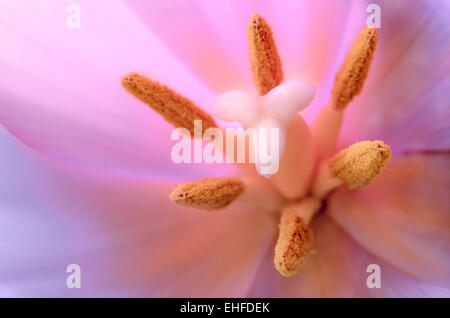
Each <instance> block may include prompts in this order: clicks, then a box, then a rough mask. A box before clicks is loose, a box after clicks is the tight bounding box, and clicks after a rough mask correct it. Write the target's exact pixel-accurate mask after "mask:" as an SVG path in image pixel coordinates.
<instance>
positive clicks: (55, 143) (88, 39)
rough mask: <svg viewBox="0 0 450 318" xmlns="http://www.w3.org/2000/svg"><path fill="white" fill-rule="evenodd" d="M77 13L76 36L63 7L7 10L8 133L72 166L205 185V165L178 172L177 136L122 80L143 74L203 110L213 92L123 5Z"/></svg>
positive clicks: (4, 99) (2, 57) (7, 4)
mask: <svg viewBox="0 0 450 318" xmlns="http://www.w3.org/2000/svg"><path fill="white" fill-rule="evenodd" d="M77 3H78V4H79V6H80V10H81V11H80V14H81V15H80V21H81V28H80V29H69V28H68V27H67V26H66V23H65V22H66V18H67V17H68V16H69V14H68V13H66V7H67V3H65V2H63V1H52V0H43V1H34V2H27V3H26V4H25V3H23V2H18V1H12V0H7V1H2V2H1V4H0V25H1V26H2V27H1V28H0V37H1V38H2V39H3V41H2V44H0V45H1V50H0V67H1V69H2V72H1V74H0V103H1V104H2V107H1V109H0V123H1V124H3V125H4V126H5V127H6V128H7V129H8V130H9V131H10V132H11V133H13V134H14V135H15V136H16V137H18V138H19V139H21V140H22V141H24V142H25V143H26V144H27V145H29V146H31V147H32V148H34V149H36V150H38V151H39V152H42V153H45V154H46V155H49V156H51V157H53V158H56V159H59V160H62V161H65V162H68V163H71V164H75V165H80V166H83V167H88V168H92V169H95V170H100V171H103V172H107V173H111V174H115V175H120V176H132V177H139V178H149V177H151V178H153V179H158V178H163V179H167V178H168V177H170V176H176V175H177V174H179V173H181V172H183V173H187V175H190V176H191V177H193V176H197V177H198V176H200V174H201V173H200V172H199V171H198V170H197V171H196V169H195V168H197V167H199V168H201V169H203V168H202V167H201V165H198V166H197V167H195V168H194V167H192V168H194V169H189V171H186V169H185V167H182V166H180V165H178V166H177V165H175V164H173V163H172V161H171V160H170V149H171V147H172V146H173V144H174V143H172V142H171V141H170V133H171V131H172V128H173V127H171V126H170V125H169V124H167V123H166V122H165V121H164V120H163V119H162V118H161V117H160V116H159V115H157V114H156V113H154V112H153V111H152V110H151V109H149V108H148V107H147V106H146V105H144V104H142V103H140V102H139V101H138V100H136V99H135V98H133V97H132V96H131V95H129V94H127V93H126V92H125V89H123V87H122V86H121V85H120V78H121V77H122V76H123V75H124V74H128V73H130V72H132V71H136V72H140V73H143V74H145V75H147V76H148V77H149V78H152V79H155V80H158V81H161V82H162V83H165V84H167V85H168V86H170V87H171V88H173V89H175V90H176V91H178V92H179V93H181V94H183V95H185V96H186V97H188V98H190V99H192V100H193V101H194V102H195V103H196V104H198V105H199V106H203V107H204V106H209V105H210V103H211V102H212V101H213V99H214V95H213V94H212V92H211V91H210V90H209V89H208V88H206V87H205V86H204V85H203V84H202V83H201V82H200V81H199V80H198V79H197V78H196V77H195V76H193V75H192V74H191V73H190V72H189V71H187V70H186V68H185V67H184V66H183V64H182V63H180V61H178V60H177V59H176V57H174V55H173V54H171V53H170V52H169V51H168V49H167V48H166V47H165V46H164V45H163V44H162V43H161V42H160V41H159V40H158V39H157V38H156V37H155V36H154V35H153V34H152V33H150V32H149V31H148V30H147V29H146V27H145V26H144V25H143V24H142V23H141V22H140V21H139V20H138V19H136V17H135V16H134V14H133V13H131V12H130V10H129V9H128V8H127V7H126V6H125V5H124V4H123V3H121V2H120V1H118V0H112V1H109V2H108V5H107V6H105V4H104V3H103V2H102V1H87V0H80V1H77ZM204 169H207V168H204ZM199 170H200V169H199Z"/></svg>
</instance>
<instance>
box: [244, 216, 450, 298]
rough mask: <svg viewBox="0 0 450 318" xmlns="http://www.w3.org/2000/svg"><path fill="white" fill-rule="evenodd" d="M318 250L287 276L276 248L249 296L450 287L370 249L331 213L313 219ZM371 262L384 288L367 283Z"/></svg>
mask: <svg viewBox="0 0 450 318" xmlns="http://www.w3.org/2000/svg"><path fill="white" fill-rule="evenodd" d="M313 230H314V234H315V249H316V254H315V255H312V256H311V257H310V258H309V259H308V260H307V263H306V264H305V266H304V267H303V268H302V269H301V271H300V273H299V274H297V275H296V276H293V277H290V278H284V277H282V276H281V275H280V274H278V272H277V271H276V270H275V268H274V265H273V261H272V259H273V251H268V256H267V260H266V261H265V262H264V263H263V265H262V266H261V268H260V270H259V272H258V275H257V276H256V277H255V280H254V284H253V286H252V289H251V290H250V292H249V294H248V295H247V296H248V297H445V296H448V295H449V294H450V289H448V288H447V289H446V288H442V287H439V286H435V285H431V284H426V283H424V282H421V281H419V280H417V279H414V278H412V277H411V276H409V275H406V274H405V273H403V272H401V271H399V270H397V269H395V268H394V267H392V266H391V265H389V264H388V263H386V262H384V261H382V260H381V259H379V258H376V257H374V256H373V255H371V254H370V253H368V252H367V251H366V250H364V248H362V247H361V246H360V245H358V244H357V243H356V242H355V241H354V240H353V239H352V238H351V237H350V236H348V235H347V234H346V233H345V232H344V231H343V230H342V229H340V228H339V227H338V226H337V225H335V224H334V223H333V222H332V221H331V220H330V218H329V217H327V216H325V215H320V216H318V217H317V218H316V219H315V220H314V221H313ZM370 264H377V265H379V266H380V269H381V275H380V278H381V288H380V289H378V288H373V289H370V288H368V287H367V283H366V282H367V278H368V277H369V275H371V274H372V272H369V273H367V267H368V265H370Z"/></svg>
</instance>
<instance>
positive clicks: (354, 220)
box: [327, 154, 450, 287]
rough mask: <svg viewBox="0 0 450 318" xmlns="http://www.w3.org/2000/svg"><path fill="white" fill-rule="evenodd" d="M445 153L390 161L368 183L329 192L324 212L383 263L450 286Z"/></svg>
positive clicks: (449, 205)
mask: <svg viewBox="0 0 450 318" xmlns="http://www.w3.org/2000/svg"><path fill="white" fill-rule="evenodd" d="M449 162H450V155H449V154H434V155H431V154H429V155H417V154H416V155H413V154H411V155H408V156H404V157H401V158H397V159H396V160H393V161H392V162H391V163H390V164H389V165H388V166H387V168H386V170H385V171H384V172H383V173H382V174H381V176H380V177H379V178H378V179H377V180H376V181H375V183H373V184H372V185H370V186H368V187H365V188H361V189H359V190H354V191H349V190H346V189H344V188H341V189H339V190H338V191H337V192H336V193H334V194H332V196H331V198H330V200H329V208H328V211H327V213H328V215H329V216H330V217H331V218H332V219H333V220H334V221H335V222H336V223H337V224H339V225H340V226H342V228H343V229H344V230H345V231H347V232H348V233H349V235H350V236H351V237H353V238H354V239H355V240H357V241H358V242H359V243H360V244H361V245H362V246H363V247H365V248H367V249H368V250H369V251H370V252H371V253H373V254H374V255H376V256H377V257H379V258H381V259H383V260H384V261H385V262H387V263H389V264H391V265H393V266H395V267H396V268H399V269H400V270H402V271H404V272H406V273H409V274H411V275H412V276H414V277H416V278H418V279H422V280H425V281H429V282H431V283H436V284H441V285H445V286H446V287H450V245H449V242H450V213H449V211H450V198H449V196H448V189H449V188H450V173H449V170H448V164H449Z"/></svg>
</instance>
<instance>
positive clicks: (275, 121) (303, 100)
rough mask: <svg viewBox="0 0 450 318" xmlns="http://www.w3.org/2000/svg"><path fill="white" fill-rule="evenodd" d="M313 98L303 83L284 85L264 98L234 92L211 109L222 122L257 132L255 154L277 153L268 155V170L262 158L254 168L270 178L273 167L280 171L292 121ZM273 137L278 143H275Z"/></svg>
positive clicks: (219, 97) (312, 88)
mask: <svg viewBox="0 0 450 318" xmlns="http://www.w3.org/2000/svg"><path fill="white" fill-rule="evenodd" d="M314 94H315V90H314V86H312V85H311V84H307V83H302V82H300V81H290V82H286V83H283V84H281V85H279V86H277V87H275V88H274V89H272V90H271V91H270V92H269V93H267V94H266V95H264V96H257V95H256V94H249V93H247V92H245V91H240V90H233V91H229V92H226V93H224V94H221V95H220V96H218V97H217V99H216V100H215V101H214V103H213V105H212V112H213V115H214V116H216V117H217V118H219V119H221V120H224V121H236V122H239V123H240V124H241V125H242V128H244V129H248V128H255V129H256V132H257V135H258V136H257V137H256V138H253V146H254V149H255V153H258V151H259V152H261V150H260V149H263V150H268V149H270V150H273V149H278V153H270V154H267V155H270V156H271V159H272V160H270V166H271V167H270V168H269V169H268V168H267V160H264V159H263V160H261V157H260V156H256V161H255V165H256V169H257V171H258V173H260V174H262V175H264V176H270V175H271V174H273V173H274V172H273V169H272V168H273V166H274V165H275V166H276V170H278V162H279V160H280V158H281V156H282V155H283V151H284V145H285V142H286V132H287V130H288V128H289V124H290V122H291V120H292V119H293V118H294V116H295V114H297V113H298V112H300V111H302V110H304V109H305V108H306V107H308V105H309V104H310V103H311V101H312V100H313V98H314ZM261 128H266V129H265V130H264V129H261ZM274 128H275V129H276V130H277V131H278V133H277V134H273V129H274ZM271 132H272V134H271ZM263 135H265V136H263ZM274 136H276V137H277V139H278V140H273V137H274ZM261 142H263V143H266V144H261ZM258 146H260V147H258ZM262 152H264V151H262ZM266 157H267V156H266ZM266 159H267V158H266Z"/></svg>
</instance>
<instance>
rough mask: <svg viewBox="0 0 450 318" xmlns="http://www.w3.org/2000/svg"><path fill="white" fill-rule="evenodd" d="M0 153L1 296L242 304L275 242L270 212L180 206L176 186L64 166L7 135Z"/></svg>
mask: <svg viewBox="0 0 450 318" xmlns="http://www.w3.org/2000/svg"><path fill="white" fill-rule="evenodd" d="M0 151H1V153H2V156H1V158H0V174H1V175H2V178H1V182H0V219H1V221H0V255H2V262H1V264H0V277H1V285H0V294H1V296H39V297H48V296H57V297H78V296H89V297H91V296H167V295H170V296H181V295H183V296H190V297H192V296H204V297H206V296H242V295H244V294H245V293H246V292H247V291H248V288H249V284H250V282H251V281H252V278H253V276H254V274H255V273H256V270H257V268H258V264H259V262H260V261H261V257H263V256H264V255H265V251H266V250H267V246H268V244H269V243H271V241H272V238H273V232H274V229H275V226H274V224H273V222H272V219H271V218H270V217H269V216H268V215H267V214H258V213H257V212H255V211H251V210H248V209H247V208H245V207H243V206H240V205H237V204H234V205H231V206H230V208H229V209H228V210H226V211H217V212H216V213H214V214H205V213H202V212H201V211H196V210H189V209H185V208H180V207H178V206H174V205H173V204H171V203H170V202H169V199H168V195H169V193H170V191H171V190H172V189H173V187H174V185H173V184H169V183H146V182H137V181H133V180H130V179H124V178H116V177H109V176H103V175H99V174H93V173H90V172H86V171H85V170H79V169H74V168H71V167H69V166H66V165H61V164H59V163H57V162H55V161H53V160H48V159H45V158H43V157H41V156H39V155H38V154H36V153H35V152H33V151H30V150H29V149H26V148H24V146H23V145H22V144H21V143H20V142H18V141H17V140H15V139H14V138H12V137H11V135H9V134H8V133H7V132H6V131H5V130H4V129H2V130H1V131H0ZM69 264H78V265H79V266H80V267H81V288H80V289H68V288H66V286H65V282H66V278H67V277H68V275H69V274H68V273H66V267H67V266H68V265H69Z"/></svg>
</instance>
